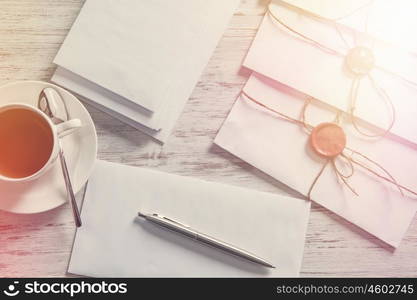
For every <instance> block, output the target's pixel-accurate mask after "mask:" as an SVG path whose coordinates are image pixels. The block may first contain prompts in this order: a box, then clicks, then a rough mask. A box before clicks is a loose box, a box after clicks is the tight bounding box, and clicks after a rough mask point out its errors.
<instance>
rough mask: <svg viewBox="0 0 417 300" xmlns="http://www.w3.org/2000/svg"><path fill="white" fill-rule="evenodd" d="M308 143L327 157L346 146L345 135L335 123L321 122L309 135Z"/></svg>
mask: <svg viewBox="0 0 417 300" xmlns="http://www.w3.org/2000/svg"><path fill="white" fill-rule="evenodd" d="M310 143H311V146H312V148H313V149H314V151H315V152H316V153H317V154H319V155H320V156H324V157H327V158H332V157H336V156H337V155H339V154H340V153H342V151H343V149H345V146H346V135H345V132H344V131H343V129H342V128H341V127H340V126H339V125H337V124H335V123H321V124H319V125H317V126H316V127H315V128H314V129H313V131H312V132H311V135H310Z"/></svg>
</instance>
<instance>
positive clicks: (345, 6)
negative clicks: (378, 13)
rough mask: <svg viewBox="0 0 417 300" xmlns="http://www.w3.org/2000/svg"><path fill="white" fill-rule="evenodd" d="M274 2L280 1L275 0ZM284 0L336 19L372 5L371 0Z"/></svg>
mask: <svg viewBox="0 0 417 300" xmlns="http://www.w3.org/2000/svg"><path fill="white" fill-rule="evenodd" d="M274 2H278V1H277V0H275V1H274ZM284 2H286V3H288V4H290V5H293V6H297V7H299V8H301V9H303V10H305V11H308V12H310V13H312V14H314V15H317V16H320V17H322V18H326V19H330V20H335V19H340V18H344V17H346V16H349V15H352V14H354V13H355V12H357V11H358V10H360V9H362V8H365V7H366V6H368V5H370V4H371V3H372V2H373V1H370V0H338V1H337V4H336V3H335V1H334V0H314V1H311V0H285V1H284Z"/></svg>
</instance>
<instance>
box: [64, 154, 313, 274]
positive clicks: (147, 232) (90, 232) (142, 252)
mask: <svg viewBox="0 0 417 300" xmlns="http://www.w3.org/2000/svg"><path fill="white" fill-rule="evenodd" d="M139 210H141V211H142V212H145V213H159V214H162V215H164V216H166V217H170V218H172V219H175V220H176V221H179V222H181V223H184V224H186V225H188V226H190V227H192V228H194V229H196V230H198V231H201V232H204V233H205V234H209V235H211V236H213V237H216V238H218V239H221V240H223V241H225V242H228V243H230V244H233V245H235V246H238V247H240V248H243V249H245V250H247V251H250V252H252V253H254V254H256V255H258V256H260V257H262V258H264V259H266V260H268V261H270V262H271V263H272V264H274V265H275V266H276V268H275V269H270V268H265V267H262V266H259V265H256V264H254V263H251V262H248V261H246V260H243V259H241V258H238V257H234V256H231V255H228V254H225V253H223V252H222V251H219V250H217V249H213V248H211V247H207V246H205V245H202V244H200V243H198V242H195V241H193V240H190V239H188V238H185V237H183V236H181V235H178V234H176V233H172V232H170V231H167V230H166V229H161V228H160V227H158V226H156V225H154V224H150V223H149V222H146V221H143V220H136V215H137V212H138V211H139ZM309 211H310V203H309V202H308V201H305V200H301V199H296V198H290V197H284V196H281V195H276V194H271V193H262V192H257V191H252V190H248V189H244V188H240V187H234V186H229V185H224V184H218V183H211V182H206V181H202V180H198V179H194V178H187V177H182V176H178V175H172V174H167V173H162V172H156V171H153V170H149V169H143V168H136V167H129V166H123V165H118V164H113V163H108V162H103V161H98V162H97V164H96V166H95V169H94V172H93V175H92V176H91V179H90V181H89V184H88V187H87V193H86V196H85V199H84V203H83V207H82V213H81V218H82V220H83V226H82V227H81V228H79V229H77V233H76V237H75V241H74V246H73V251H72V254H71V260H70V264H69V270H68V271H69V272H70V273H75V274H80V275H86V276H93V277H281V276H283V277H288V276H289V277H292V276H298V275H299V271H300V268H301V262H302V256H303V249H304V241H305V233H306V229H307V223H308V216H309Z"/></svg>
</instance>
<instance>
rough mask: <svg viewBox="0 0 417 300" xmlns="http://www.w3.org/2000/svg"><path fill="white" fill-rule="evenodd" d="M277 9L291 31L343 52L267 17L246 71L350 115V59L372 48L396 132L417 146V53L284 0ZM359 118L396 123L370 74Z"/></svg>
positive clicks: (379, 124) (365, 81) (362, 89)
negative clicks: (361, 49)
mask: <svg viewBox="0 0 417 300" xmlns="http://www.w3.org/2000/svg"><path fill="white" fill-rule="evenodd" d="M271 10H272V12H273V13H274V14H275V15H276V16H278V17H279V18H280V19H281V20H282V21H283V22H284V23H285V24H287V25H288V26H289V27H291V28H293V29H294V30H297V31H298V32H300V33H302V34H303V35H305V36H307V37H309V38H311V39H313V40H315V41H318V42H319V43H320V44H321V45H325V46H326V47H327V48H330V49H332V50H335V51H336V52H337V53H339V54H333V53H329V52H327V51H325V50H323V49H321V48H319V47H318V46H316V45H313V44H312V43H310V42H307V41H306V40H304V39H302V38H300V37H299V36H297V35H295V34H294V33H292V32H291V31H290V30H288V29H286V28H285V27H284V26H282V25H281V24H279V23H278V22H276V21H275V20H273V18H272V17H271V16H270V15H269V14H267V15H266V16H265V18H264V20H263V22H262V25H261V27H260V29H259V31H258V34H257V36H256V38H255V40H254V42H253V45H252V47H251V49H250V51H249V53H248V56H247V58H246V60H245V62H244V65H245V66H246V67H248V68H250V69H252V70H254V71H256V72H258V73H260V74H263V75H265V76H267V77H270V78H272V79H274V80H276V81H279V82H282V83H284V84H285V85H288V86H291V87H293V88H295V89H297V90H299V91H301V92H303V93H305V94H307V95H310V96H312V97H314V98H316V99H319V100H320V101H323V102H325V103H328V104H330V105H332V106H334V107H336V108H339V109H341V110H343V111H345V112H348V110H349V108H350V93H351V88H352V80H353V77H352V75H351V73H349V72H348V71H347V70H346V66H345V55H346V54H347V53H348V51H349V49H350V48H349V47H354V46H355V45H356V46H357V45H360V46H366V47H370V48H372V49H373V53H374V56H375V60H376V65H377V67H376V68H374V69H373V70H371V73H370V74H371V76H372V77H373V78H374V81H375V82H376V83H377V85H378V86H379V87H380V88H382V89H384V90H385V92H386V93H387V94H388V95H389V97H390V99H391V102H392V104H393V105H394V107H395V115H396V116H395V123H394V126H393V127H392V129H391V132H392V133H393V134H395V135H397V136H399V137H401V138H403V139H404V140H405V141H408V142H411V143H414V144H417V124H416V122H415V116H416V115H417V101H416V96H417V57H416V56H415V55H412V54H409V53H407V52H405V51H401V50H400V49H399V48H395V47H392V46H389V45H388V44H387V43H384V42H381V41H379V40H373V39H371V38H369V37H368V36H366V35H364V34H361V33H360V32H357V31H353V30H351V29H348V28H346V27H343V26H338V27H335V26H334V25H333V24H331V23H327V22H322V21H320V20H318V19H317V18H314V17H312V16H311V15H309V14H308V13H305V12H302V11H301V10H299V9H295V8H293V7H289V6H287V5H285V4H283V3H281V2H279V1H273V3H272V4H271ZM394 74H397V75H398V76H397V75H394ZM355 115H356V116H357V117H358V118H360V119H362V120H365V121H367V122H368V123H371V124H373V125H375V126H377V127H379V128H381V129H386V128H388V126H389V123H390V121H391V119H392V118H391V112H390V107H389V105H387V104H386V102H385V100H384V98H383V97H382V96H381V94H380V93H378V91H377V89H376V88H375V87H374V86H373V83H372V81H371V80H370V79H369V78H368V77H366V76H365V77H364V78H363V79H362V80H361V83H360V89H359V91H358V98H357V104H356V111H355Z"/></svg>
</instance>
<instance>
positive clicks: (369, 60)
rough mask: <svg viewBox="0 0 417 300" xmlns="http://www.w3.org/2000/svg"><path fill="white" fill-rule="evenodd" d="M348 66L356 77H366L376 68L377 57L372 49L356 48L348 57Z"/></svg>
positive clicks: (351, 50) (350, 51)
mask: <svg viewBox="0 0 417 300" xmlns="http://www.w3.org/2000/svg"><path fill="white" fill-rule="evenodd" d="M346 65H347V66H348V68H349V70H350V71H352V72H353V73H354V74H356V75H366V74H368V73H369V72H370V71H371V70H372V68H373V67H374V66H375V57H374V54H373V52H372V50H371V49H369V48H366V47H355V48H352V49H350V50H349V52H348V54H347V55H346Z"/></svg>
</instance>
